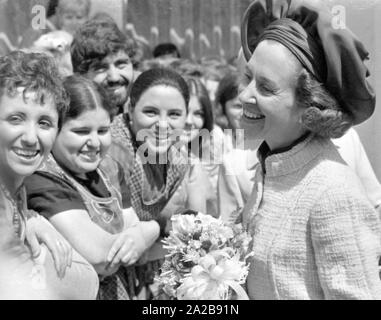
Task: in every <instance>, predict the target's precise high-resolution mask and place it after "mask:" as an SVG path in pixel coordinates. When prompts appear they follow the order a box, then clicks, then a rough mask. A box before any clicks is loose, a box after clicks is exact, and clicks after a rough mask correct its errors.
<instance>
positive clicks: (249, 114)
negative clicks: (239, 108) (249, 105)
mask: <svg viewBox="0 0 381 320" xmlns="http://www.w3.org/2000/svg"><path fill="white" fill-rule="evenodd" d="M243 114H244V116H245V117H246V118H249V119H253V120H259V119H263V118H264V117H265V116H264V115H261V114H258V113H252V112H250V111H248V110H245V109H244V110H243Z"/></svg>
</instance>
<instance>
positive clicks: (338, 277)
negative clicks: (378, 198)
mask: <svg viewBox="0 0 381 320" xmlns="http://www.w3.org/2000/svg"><path fill="white" fill-rule="evenodd" d="M350 185H351V184H349V183H343V184H341V185H340V186H337V187H336V188H334V189H332V188H330V189H329V190H326V191H325V192H324V193H323V194H322V195H321V196H320V197H319V199H317V202H316V204H315V207H314V209H313V212H312V214H311V218H310V223H311V237H312V244H313V248H314V254H315V261H316V266H317V271H318V274H319V280H320V284H321V287H322V289H323V291H324V295H325V298H326V299H381V281H380V278H379V270H378V259H379V255H380V249H381V244H380V234H381V229H380V221H379V219H378V214H377V213H376V211H375V210H374V209H373V208H372V205H371V204H370V203H369V201H367V199H366V198H365V196H363V195H362V194H361V192H359V190H352V189H350V188H349V187H348V186H350Z"/></svg>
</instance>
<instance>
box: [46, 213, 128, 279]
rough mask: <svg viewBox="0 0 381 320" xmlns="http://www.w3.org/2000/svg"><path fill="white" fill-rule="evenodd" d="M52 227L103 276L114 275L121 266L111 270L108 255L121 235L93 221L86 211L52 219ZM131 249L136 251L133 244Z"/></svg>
mask: <svg viewBox="0 0 381 320" xmlns="http://www.w3.org/2000/svg"><path fill="white" fill-rule="evenodd" d="M50 222H51V223H52V225H53V226H54V227H55V228H56V229H57V230H58V231H59V232H60V233H61V234H62V235H63V236H64V237H65V238H66V239H67V240H68V241H69V243H70V244H71V245H72V246H73V248H74V249H75V250H76V251H78V252H79V253H80V254H81V255H82V256H83V257H84V258H85V259H86V260H87V261H89V263H90V264H91V265H93V267H94V268H95V270H96V271H97V273H98V274H101V275H110V274H112V273H114V272H115V271H116V270H117V268H118V267H119V266H114V268H113V269H111V268H109V262H110V261H108V260H107V256H108V253H109V251H110V249H111V247H112V245H113V243H114V241H115V240H116V239H117V238H118V237H119V236H120V235H119V234H110V233H108V232H106V231H105V230H103V229H102V228H101V227H99V226H98V225H97V224H95V223H94V222H93V221H91V219H90V217H89V214H88V212H87V211H86V210H68V211H64V212H60V213H57V214H55V215H54V216H52V217H51V218H50ZM129 249H130V250H134V246H133V244H132V243H130V244H129Z"/></svg>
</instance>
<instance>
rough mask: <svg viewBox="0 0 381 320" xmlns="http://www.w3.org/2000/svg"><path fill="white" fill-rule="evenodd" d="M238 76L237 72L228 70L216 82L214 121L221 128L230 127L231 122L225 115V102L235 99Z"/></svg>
mask: <svg viewBox="0 0 381 320" xmlns="http://www.w3.org/2000/svg"><path fill="white" fill-rule="evenodd" d="M238 87H239V77H238V73H237V72H229V73H228V74H227V75H225V77H223V78H222V79H221V81H220V83H219V84H218V88H217V92H216V98H215V101H214V103H215V111H216V123H217V124H218V125H219V126H220V127H221V128H222V129H232V128H233V127H232V125H231V123H229V119H228V117H227V115H226V102H228V101H230V100H233V99H235V98H236V97H237V96H238Z"/></svg>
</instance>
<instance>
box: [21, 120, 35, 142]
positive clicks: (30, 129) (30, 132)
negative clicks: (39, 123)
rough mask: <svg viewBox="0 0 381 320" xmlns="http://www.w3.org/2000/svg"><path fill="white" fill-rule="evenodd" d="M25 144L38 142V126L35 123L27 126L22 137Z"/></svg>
mask: <svg viewBox="0 0 381 320" xmlns="http://www.w3.org/2000/svg"><path fill="white" fill-rule="evenodd" d="M21 140H22V142H23V143H24V144H25V145H28V146H33V145H35V144H37V142H38V135H37V128H36V126H35V125H29V126H27V127H25V130H24V133H23V135H22V138H21Z"/></svg>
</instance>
